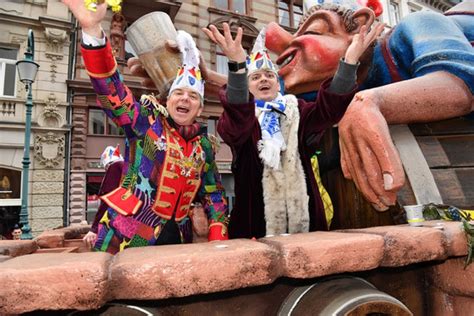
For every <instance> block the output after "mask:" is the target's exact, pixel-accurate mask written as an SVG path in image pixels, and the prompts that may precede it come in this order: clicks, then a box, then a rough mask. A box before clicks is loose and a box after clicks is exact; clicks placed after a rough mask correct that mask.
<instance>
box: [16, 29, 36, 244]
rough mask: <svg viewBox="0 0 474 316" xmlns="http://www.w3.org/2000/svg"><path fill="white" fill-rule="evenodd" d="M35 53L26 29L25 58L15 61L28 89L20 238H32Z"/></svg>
mask: <svg viewBox="0 0 474 316" xmlns="http://www.w3.org/2000/svg"><path fill="white" fill-rule="evenodd" d="M34 55H35V37H34V34H33V31H32V30H31V29H30V30H28V48H27V49H26V52H25V58H24V59H23V60H19V61H17V62H16V68H17V69H18V76H19V77H20V81H21V82H23V83H24V84H25V88H26V90H27V91H28V97H27V99H26V104H25V106H26V121H25V150H24V151H23V161H22V164H23V172H22V175H21V182H22V189H21V192H22V196H21V211H20V224H21V225H22V227H21V232H22V233H21V239H32V238H33V236H31V228H30V225H29V224H28V172H29V168H30V134H31V109H32V107H33V94H32V93H31V90H32V87H31V85H32V84H33V82H35V78H36V73H37V72H38V68H39V65H38V64H37V63H35V62H34Z"/></svg>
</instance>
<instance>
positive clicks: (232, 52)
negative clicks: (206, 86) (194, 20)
mask: <svg viewBox="0 0 474 316" xmlns="http://www.w3.org/2000/svg"><path fill="white" fill-rule="evenodd" d="M223 27H224V35H222V34H221V32H220V31H219V30H218V29H217V27H215V26H214V25H212V24H211V25H209V28H205V27H204V28H202V30H203V32H204V33H206V35H207V36H208V37H209V39H210V40H211V41H213V42H214V43H215V44H217V45H218V46H219V47H220V48H221V50H222V52H223V53H224V55H226V56H227V58H228V59H229V60H232V61H236V62H238V63H241V62H244V61H245V60H246V58H247V54H246V53H245V50H244V48H243V47H242V34H243V31H242V28H240V27H239V28H238V29H237V35H236V36H235V38H232V34H231V33H230V27H229V24H227V23H224V24H223Z"/></svg>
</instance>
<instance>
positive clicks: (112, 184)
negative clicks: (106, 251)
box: [83, 145, 123, 247]
mask: <svg viewBox="0 0 474 316" xmlns="http://www.w3.org/2000/svg"><path fill="white" fill-rule="evenodd" d="M100 163H101V165H102V166H103V167H104V169H105V175H104V178H103V179H102V183H101V184H100V189H99V196H102V195H104V194H107V193H109V192H112V191H113V190H114V189H116V188H117V187H118V186H119V185H120V180H121V179H122V171H123V157H122V155H121V154H120V150H119V146H118V145H117V147H113V146H107V147H106V148H105V150H104V152H103V153H102V155H101V156H100ZM106 210H107V204H105V203H104V202H103V201H100V205H99V208H98V209H97V213H96V214H95V217H94V222H92V226H91V230H90V231H89V232H88V233H87V234H86V235H85V236H84V238H83V240H84V242H85V243H86V244H87V245H88V246H89V247H92V246H93V245H94V243H95V241H96V239H97V231H98V228H99V221H100V219H101V218H102V216H104V213H105V211H106Z"/></svg>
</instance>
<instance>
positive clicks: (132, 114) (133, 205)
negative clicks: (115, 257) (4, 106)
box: [82, 41, 228, 244]
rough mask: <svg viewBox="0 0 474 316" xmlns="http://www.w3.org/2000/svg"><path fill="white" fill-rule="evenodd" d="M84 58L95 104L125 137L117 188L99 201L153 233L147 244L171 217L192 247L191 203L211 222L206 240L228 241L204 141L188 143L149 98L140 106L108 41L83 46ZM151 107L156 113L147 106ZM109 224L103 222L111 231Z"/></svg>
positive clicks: (196, 139)
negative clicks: (96, 100)
mask: <svg viewBox="0 0 474 316" xmlns="http://www.w3.org/2000/svg"><path fill="white" fill-rule="evenodd" d="M82 55H83V58H84V63H85V66H86V69H87V72H88V74H89V76H90V78H91V82H92V85H93V87H94V90H95V92H96V93H97V96H98V104H99V105H100V106H101V107H102V109H103V110H104V112H105V113H106V115H107V116H108V117H110V118H111V119H112V120H113V122H114V123H115V124H116V125H117V126H120V127H121V128H122V129H123V130H124V132H125V135H126V149H125V167H124V174H123V179H122V181H121V185H120V187H119V188H117V189H116V190H114V191H112V192H111V193H109V194H106V195H104V196H102V197H101V199H102V200H103V201H104V202H105V203H107V204H108V206H109V207H110V208H111V209H113V211H115V212H116V213H117V214H120V215H121V216H125V217H132V218H133V219H136V220H137V221H138V224H137V225H142V224H146V226H147V227H148V228H151V229H152V234H148V233H147V234H145V235H146V236H141V238H143V239H144V240H146V241H148V244H153V242H154V241H156V239H157V238H158V236H159V232H160V228H161V227H162V226H163V225H164V224H166V222H167V220H169V219H171V218H172V216H173V214H174V216H175V220H176V222H177V224H178V227H179V229H180V233H181V239H182V241H183V242H191V241H192V231H191V229H192V228H191V225H189V219H190V218H189V215H190V214H189V212H190V205H191V203H192V202H194V201H199V202H201V203H202V205H203V207H204V209H205V211H206V213H207V216H208V218H209V234H208V239H209V240H222V239H227V221H228V220H227V218H228V206H227V203H226V199H225V192H224V188H223V186H222V183H221V178H220V175H219V173H218V170H217V166H216V162H215V160H214V155H215V153H214V150H213V146H212V145H211V141H210V140H209V138H208V136H207V135H204V134H198V135H197V136H195V137H194V138H192V139H190V140H188V141H186V140H185V139H184V138H183V137H182V136H181V135H180V134H179V133H178V131H177V129H175V128H174V127H173V124H172V122H171V121H170V120H169V119H167V118H166V116H167V112H166V109H165V108H164V107H162V106H161V105H159V104H158V103H157V102H156V99H155V98H154V97H153V96H142V99H141V101H140V102H138V101H137V100H136V99H135V98H134V96H133V95H132V93H131V91H130V90H129V89H128V87H127V86H126V85H125V84H124V83H123V79H122V76H121V75H120V73H119V72H118V70H117V64H116V61H115V58H114V56H113V54H112V49H111V46H110V43H109V42H108V41H107V44H106V45H105V46H102V47H93V48H88V47H84V46H83V47H82ZM150 102H152V103H154V106H155V108H156V109H158V110H159V111H156V110H154V111H152V110H151V109H150V107H149V106H145V104H144V103H146V104H147V105H149V103H150ZM109 213H110V210H109ZM105 216H109V217H110V214H109V215H107V213H106V214H105ZM111 220H112V219H110V218H107V219H105V220H103V221H102V222H104V223H105V225H109V221H111ZM134 223H135V222H134ZM127 225H128V226H130V224H127ZM115 229H116V230H120V229H119V228H117V227H115ZM127 229H128V227H127ZM123 230H124V231H125V230H126V229H123ZM148 230H149V229H148ZM125 237H127V234H126V233H125V232H124V233H123V234H121V236H120V238H121V242H125V241H126V242H130V240H129V239H132V236H128V237H129V238H128V239H127V238H125ZM104 238H105V237H104ZM109 239H110V238H109Z"/></svg>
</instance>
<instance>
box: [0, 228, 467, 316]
mask: <svg viewBox="0 0 474 316" xmlns="http://www.w3.org/2000/svg"><path fill="white" fill-rule="evenodd" d="M88 229H89V227H88V226H75V227H68V228H63V229H58V230H53V231H48V232H45V233H43V234H42V235H41V236H39V237H38V238H37V239H35V240H33V241H0V284H4V285H8V286H2V287H1V288H0V314H4V313H5V314H9V313H23V312H28V311H34V310H62V309H78V310H89V309H96V308H99V307H100V306H103V305H104V304H105V303H106V302H108V301H112V300H120V299H127V300H162V299H166V298H172V297H186V296H192V295H198V294H205V293H213V292H221V291H227V290H234V289H241V288H248V287H255V286H260V285H267V284H272V283H274V282H275V281H276V280H277V279H280V278H281V277H286V278H292V279H312V278H318V277H322V276H329V275H335V274H340V273H360V272H363V271H368V272H371V273H372V272H373V271H375V272H376V271H377V270H378V269H387V268H389V269H390V268H400V267H402V268H403V267H405V268H410V267H412V266H413V265H415V264H419V263H424V265H423V267H422V268H420V269H421V271H423V274H424V275H425V279H426V282H424V283H423V286H425V291H426V293H427V294H426V296H425V294H424V293H423V295H421V297H426V298H425V299H426V301H429V306H428V305H426V306H425V305H423V304H422V303H417V304H418V307H416V306H410V304H413V303H410V302H404V303H405V304H406V305H407V306H408V308H410V309H412V310H417V309H418V310H419V309H420V308H426V309H429V310H424V311H425V312H428V313H429V315H468V314H469V311H472V310H473V308H474V265H471V266H469V267H468V268H467V269H466V270H464V269H463V264H464V259H465V258H460V257H461V256H465V255H466V254H467V246H466V244H467V242H466V238H465V236H464V233H463V231H462V230H461V227H460V223H459V222H434V221H433V222H427V223H426V226H425V227H410V226H406V225H399V226H383V227H373V228H366V229H353V230H343V231H336V232H313V233H307V234H298V235H285V236H277V237H271V238H262V239H259V240H257V241H253V240H247V239H236V240H230V241H222V242H211V243H198V244H189V245H175V246H159V247H144V248H134V249H127V250H126V251H124V252H122V253H119V254H117V255H115V256H112V255H110V254H107V253H99V252H82V253H51V252H50V253H41V252H44V250H46V249H49V250H54V249H56V251H65V249H67V248H61V247H67V246H68V245H70V240H71V239H77V238H79V237H80V236H81V235H82V234H84V233H85V232H87V231H88ZM68 243H69V244H68ZM61 249H62V250H61ZM392 279H394V278H392ZM397 282H399V283H400V284H402V285H404V286H406V287H407V288H409V287H410V286H411V284H410V283H411V282H412V280H411V279H410V278H407V279H405V280H404V279H403V278H399V280H398V281H397ZM399 299H400V300H401V301H402V302H403V298H399ZM420 304H421V306H422V307H419V306H420Z"/></svg>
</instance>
